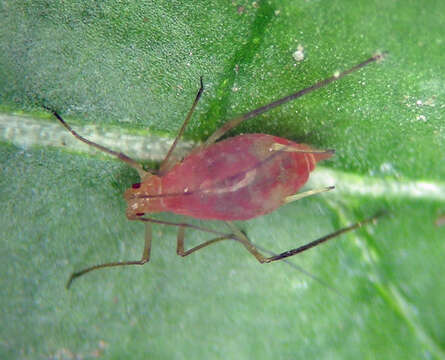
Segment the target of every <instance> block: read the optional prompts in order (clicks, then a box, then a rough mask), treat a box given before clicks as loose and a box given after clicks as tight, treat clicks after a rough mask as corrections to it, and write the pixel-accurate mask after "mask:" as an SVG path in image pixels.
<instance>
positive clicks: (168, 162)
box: [159, 76, 204, 175]
mask: <svg viewBox="0 0 445 360" xmlns="http://www.w3.org/2000/svg"><path fill="white" fill-rule="evenodd" d="M199 80H200V84H201V86H200V88H199V90H198V93H197V94H196V97H195V100H194V101H193V104H192V107H191V108H190V110H189V112H188V113H187V116H186V117H185V120H184V123H183V124H182V126H181V129H180V130H179V132H178V135H176V138H175V141H173V144H172V146H171V147H170V149H169V150H168V153H167V155H166V156H165V159H164V160H163V161H162V163H161V166H160V168H159V174H160V175H162V174H165V173H166V172H168V170H170V168H171V167H172V166H173V165H175V164H176V160H174V159H173V160H172V158H171V155H172V154H173V151H174V150H175V148H176V145H177V144H178V141H179V139H180V138H181V137H182V135H183V134H184V131H185V128H186V127H187V125H188V123H189V121H190V119H191V117H192V115H193V112H194V111H195V108H196V105H198V101H199V99H200V98H201V95H202V92H203V91H204V84H203V83H202V76H201V77H200V79H199Z"/></svg>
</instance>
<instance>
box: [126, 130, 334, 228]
mask: <svg viewBox="0 0 445 360" xmlns="http://www.w3.org/2000/svg"><path fill="white" fill-rule="evenodd" d="M312 151H314V150H312V149H311V148H310V147H309V146H307V145H300V144H296V143H294V142H292V141H290V140H286V139H283V138H279V137H276V136H271V135H266V134H246V135H239V136H235V137H232V138H228V139H226V140H223V141H221V142H217V143H215V144H213V145H211V146H209V147H207V148H204V149H203V150H201V151H199V152H194V153H192V154H190V155H189V156H187V157H186V158H185V159H184V160H183V161H181V162H179V163H177V164H176V165H175V166H174V167H173V168H172V169H171V170H169V171H168V173H166V174H165V175H163V176H156V175H151V176H149V177H148V179H147V180H146V181H143V182H142V183H140V184H135V185H136V186H133V187H132V188H130V189H128V190H127V191H126V192H125V195H124V197H125V199H126V200H127V202H128V208H127V216H128V217H129V218H133V217H135V216H141V215H142V214H145V213H155V212H162V211H169V212H172V213H175V214H181V215H187V216H191V217H194V218H197V219H213V220H248V219H251V218H254V217H257V216H260V215H264V214H267V213H270V212H271V211H274V210H275V209H277V208H278V207H280V206H281V205H283V204H285V203H286V202H287V201H286V199H287V198H288V197H289V196H291V195H294V194H295V193H296V192H297V190H298V189H299V188H301V187H302V186H303V185H304V184H305V183H306V181H307V180H308V178H309V173H310V172H311V171H312V170H313V169H314V168H315V165H316V163H317V162H318V161H320V160H323V159H327V158H328V157H330V156H331V155H332V152H331V151H327V152H318V153H317V152H315V153H314V152H312Z"/></svg>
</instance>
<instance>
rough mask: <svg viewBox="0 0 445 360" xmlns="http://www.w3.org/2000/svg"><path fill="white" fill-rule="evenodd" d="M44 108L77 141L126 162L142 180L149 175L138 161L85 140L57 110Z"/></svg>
mask: <svg viewBox="0 0 445 360" xmlns="http://www.w3.org/2000/svg"><path fill="white" fill-rule="evenodd" d="M43 107H44V108H45V109H46V110H48V111H50V112H52V114H53V115H54V116H55V117H56V118H57V120H59V121H60V122H61V123H62V125H63V126H64V127H65V128H66V129H67V130H68V131H69V132H70V133H71V134H73V136H74V137H75V138H76V139H78V140H80V141H82V142H84V143H85V144H88V145H90V146H93V147H95V148H96V149H99V150H101V151H103V152H105V153H107V154H110V155H113V156H116V157H117V158H118V159H120V160H122V161H123V162H125V163H126V164H128V165H129V166H131V167H132V168H133V169H135V170H136V171H137V172H138V174H139V176H140V177H141V179H143V178H144V176H145V175H147V171H145V170H144V169H143V168H142V166H141V164H139V163H138V162H137V161H135V160H133V159H132V158H130V157H129V156H127V155H125V154H123V153H121V152H116V151H113V150H111V149H108V148H106V147H105V146H102V145H99V144H96V143H95V142H92V141H90V140H88V139H85V138H84V137H82V136H80V135H79V134H78V133H77V132H76V131H74V130H73V129H72V128H71V126H69V125H68V124H67V123H66V122H65V120H63V119H62V117H61V116H60V115H59V114H58V113H57V111H55V110H53V109H51V108H49V107H47V106H43Z"/></svg>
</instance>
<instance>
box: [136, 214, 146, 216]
mask: <svg viewBox="0 0 445 360" xmlns="http://www.w3.org/2000/svg"><path fill="white" fill-rule="evenodd" d="M144 214H145V213H136V216H144Z"/></svg>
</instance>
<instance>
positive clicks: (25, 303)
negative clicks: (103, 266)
mask: <svg viewBox="0 0 445 360" xmlns="http://www.w3.org/2000/svg"><path fill="white" fill-rule="evenodd" d="M0 9H1V13H0V110H1V114H0V134H1V136H0V141H1V142H0V147H1V152H0V164H1V169H0V171H1V173H0V203H1V209H2V211H1V216H0V239H1V240H0V241H1V242H0V246H1V248H0V257H1V261H0V271H1V273H2V276H1V279H0V285H1V289H2V291H1V295H0V322H1V324H2V326H1V327H0V357H1V358H2V359H14V358H17V359H18V358H20V359H89V358H97V357H103V358H110V359H120V358H132V359H147V358H153V359H251V358H257V359H270V358H272V357H273V358H274V359H295V358H303V359H320V358H321V359H357V358H362V359H382V358H385V359H399V358H400V359H445V331H444V324H445V307H444V306H443V299H444V296H445V284H444V281H443V279H442V273H443V272H444V271H445V262H444V261H443V258H444V251H445V242H444V239H445V236H444V235H445V227H444V226H438V225H436V224H435V222H436V221H437V219H440V216H443V215H444V214H445V141H444V140H445V126H444V112H445V101H444V99H445V86H444V74H445V65H444V64H445V62H444V57H443V54H444V53H445V52H444V41H445V39H444V34H445V33H444V31H443V24H444V23H445V3H444V2H443V1H433V0H430V1H424V2H419V1H414V0H408V1H403V2H401V1H382V0H378V1H364V0H363V1H362V0H360V1H354V2H351V1H329V2H327V1H315V0H313V1H311V0H309V1H308V0H298V1H290V0H286V1H264V2H263V1H256V2H246V1H232V2H229V1H217V2H214V1H213V2H210V1H193V2H191V1H156V2H154V1H153V2H148V1H136V0H128V1H118V0H110V1H106V2H102V1H87V2H85V1H65V2H60V1H49V0H46V1H43V0H35V1H32V2H29V1H17V0H15V1H12V0H6V1H3V2H2V3H1V4H0ZM301 48H303V53H304V59H302V60H300V59H298V56H296V54H295V52H296V51H297V50H298V49H300V50H301ZM385 50H386V51H388V52H389V56H388V57H387V59H385V61H383V62H381V63H379V64H373V65H371V66H369V67H367V68H365V69H363V70H361V71H360V72H359V73H356V74H353V75H351V76H349V77H347V78H345V79H342V80H341V81H339V82H336V83H335V84H332V85H330V86H329V87H327V88H324V89H322V90H319V91H317V92H316V93H313V94H310V95H307V96H305V97H304V98H302V99H299V100H297V101H295V102H293V103H290V104H287V105H285V106H282V107H280V108H278V109H276V110H273V111H271V112H269V113H267V114H265V115H262V116H260V117H258V118H256V119H252V120H249V121H248V122H246V123H245V124H243V125H242V126H240V127H239V128H237V129H235V130H234V131H233V134H239V133H241V132H263V133H269V134H273V135H278V136H283V137H286V138H289V139H291V140H294V141H297V142H304V143H308V144H311V145H313V146H315V147H318V148H334V149H336V150H337V154H336V156H335V157H334V158H333V159H332V160H329V161H326V162H324V163H323V164H322V165H323V167H322V168H321V171H319V172H318V173H315V174H314V175H315V181H313V182H312V186H319V185H331V184H332V183H335V184H336V186H337V189H336V191H334V192H332V193H329V194H324V195H321V196H318V197H314V198H307V199H304V200H301V201H299V202H296V203H293V204H289V205H287V206H284V207H282V208H281V209H279V210H278V211H276V212H274V213H273V214H270V215H268V216H265V217H261V218H258V219H255V220H252V221H249V222H243V223H240V224H239V225H240V227H241V228H242V229H243V230H244V231H245V232H246V233H247V235H248V236H249V238H250V239H251V240H252V241H253V242H255V243H257V244H258V245H261V246H262V247H264V248H267V249H270V250H271V251H274V252H281V251H284V250H288V249H291V248H294V247H297V246H299V245H302V244H304V243H306V242H308V241H310V240H312V239H315V238H317V237H319V236H322V235H325V234H327V233H329V232H331V231H333V230H335V229H338V228H340V227H342V226H346V225H348V224H350V223H353V222H355V221H358V220H360V219H363V218H365V217H368V216H370V215H372V214H374V213H375V212H376V211H378V210H381V209H386V210H388V211H389V213H390V215H389V216H387V217H386V218H384V219H382V220H381V221H380V222H379V223H378V224H377V225H373V226H368V227H366V228H363V229H361V230H359V231H356V232H355V233H353V234H348V235H345V236H343V237H341V238H338V239H336V240H335V241H332V242H330V243H327V244H325V245H323V246H320V247H318V248H316V249H313V250H311V251H308V252H306V253H304V254H301V255H299V256H297V257H294V258H291V259H290V262H291V263H292V264H294V265H289V264H285V263H274V264H268V265H260V264H258V263H257V262H256V260H255V259H254V258H253V257H252V256H251V255H250V254H249V253H247V252H246V251H245V249H244V248H242V247H241V246H240V245H239V244H235V243H230V242H227V243H224V242H223V243H221V244H218V245H214V246H212V247H209V248H206V249H205V250H202V251H200V252H198V253H195V254H193V255H190V256H189V257H186V258H181V257H178V256H176V254H175V247H176V245H175V240H176V235H175V232H176V229H174V228H170V227H163V226H155V228H154V237H155V239H154V243H153V247H152V260H151V261H150V263H149V264H147V265H145V266H144V267H133V268H132V267H128V268H125V269H122V268H121V269H110V270H103V271H98V272H96V273H91V274H89V275H87V276H85V277H84V278H81V279H79V280H78V281H77V282H75V283H74V285H73V287H72V289H71V290H70V291H66V290H65V287H64V285H65V282H66V280H67V278H68V276H69V274H70V273H71V272H72V271H73V270H79V269H81V268H83V267H85V266H88V265H92V264H96V263H101V262H106V261H113V260H130V259H137V258H139V257H140V255H141V252H142V247H143V230H144V227H143V225H142V224H139V223H131V222H129V221H128V220H126V218H125V203H124V201H123V199H122V196H121V195H122V193H123V192H124V191H125V188H127V187H128V186H129V185H131V184H132V182H135V181H137V176H136V174H135V173H134V172H133V171H132V170H131V169H129V168H128V167H127V166H125V165H123V164H121V163H120V162H118V161H116V160H114V159H111V158H109V157H106V156H102V155H89V154H86V153H85V152H84V151H83V150H77V149H75V150H73V149H68V148H65V147H64V144H65V143H64V142H62V141H54V142H52V143H51V142H50V143H49V144H47V143H46V142H45V141H44V140H45V139H46V138H48V137H50V136H51V134H50V133H47V132H45V131H43V130H42V129H46V126H49V125H51V124H55V122H56V120H55V119H53V118H51V116H50V115H49V114H48V113H46V112H45V111H43V110H42V108H41V105H42V104H45V105H48V106H51V107H53V108H55V109H57V110H58V111H59V112H60V113H61V114H62V115H63V116H65V117H66V119H67V120H68V121H69V122H70V123H71V124H73V125H76V126H79V127H78V129H79V131H80V132H81V130H82V129H86V128H87V126H88V125H92V124H94V125H96V126H99V128H100V129H101V130H100V131H99V132H102V133H108V132H110V131H114V132H115V133H118V134H136V135H138V136H140V137H145V136H147V137H148V136H152V137H153V138H154V140H153V143H154V144H155V145H156V144H157V142H158V141H159V142H160V143H161V142H162V141H164V140H162V139H164V138H165V137H168V138H173V137H174V135H175V133H176V131H177V129H178V128H179V127H180V126H181V124H182V121H183V119H184V117H185V114H186V113H187V111H188V109H189V107H190V105H191V102H192V100H193V98H194V96H195V94H196V91H197V88H198V85H199V76H201V75H202V76H203V77H204V83H205V86H206V89H205V93H204V95H203V98H202V100H201V102H200V103H199V105H198V108H197V110H196V113H195V115H194V117H193V120H192V122H191V125H190V126H189V128H188V129H187V132H186V138H187V139H193V140H195V141H200V140H201V141H202V140H205V139H206V137H207V136H208V135H209V134H211V133H212V131H214V130H215V129H216V128H217V127H218V126H220V125H222V124H223V123H224V121H225V120H227V119H229V118H230V117H232V116H235V115H237V114H240V113H243V112H246V111H248V110H252V109H254V108H255V107H258V106H260V105H264V104H266V103H268V102H270V101H272V100H274V99H276V98H278V97H280V96H284V95H287V94H289V93H291V92H293V91H295V90H298V89H300V88H303V87H306V86H309V85H311V84H313V83H314V82H316V81H318V80H320V79H322V78H324V77H327V76H331V75H332V74H333V73H334V72H335V71H337V70H343V69H346V68H348V67H350V66H352V65H355V64H356V63H358V62H360V61H363V60H365V59H366V58H368V57H369V56H371V55H372V54H374V53H375V52H377V51H385ZM16 115H19V116H16ZM30 119H32V121H33V123H32V124H33V125H32V126H27V125H26V124H29V123H28V122H26V121H28V120H30ZM23 124H25V127H27V128H28V129H27V130H28V131H26V132H17V131H16V130H15V129H16V128H17V127H20V126H23ZM56 125H57V124H56ZM55 128H56V129H57V130H55V132H60V133H63V132H64V129H63V128H61V127H60V126H57V127H55ZM125 136H126V135H125ZM25 137H32V138H33V139H34V145H32V146H29V145H23V144H26V143H27V140H28V139H25ZM115 143H116V147H115V149H116V150H122V151H125V150H126V149H127V148H126V145H125V144H126V142H125V139H124V135H122V137H117V138H116V140H115ZM142 152H144V149H142ZM145 152H146V154H145V155H144V156H142V157H143V158H144V159H146V160H150V159H156V158H157V157H159V156H160V153H162V150H159V149H158V148H157V147H156V146H154V149H153V150H152V151H147V150H146V149H145ZM156 152H157V153H156ZM317 174H318V175H317ZM164 218H165V219H167V220H170V221H174V220H179V219H180V218H179V217H176V216H172V215H168V214H167V215H165V216H164ZM197 223H199V222H197ZM203 224H204V223H203ZM206 226H214V227H215V228H219V227H221V225H219V224H206ZM207 238H208V235H207V234H202V233H199V232H193V231H188V232H187V243H188V245H189V246H192V245H193V244H197V243H199V242H200V241H204V240H205V239H207ZM295 266H301V267H302V268H303V269H305V270H306V271H308V272H310V273H311V274H313V275H314V276H316V277H317V278H318V279H321V281H317V280H315V279H313V278H311V277H309V276H307V275H305V274H303V273H302V272H301V271H299V270H298V269H296V268H295Z"/></svg>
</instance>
